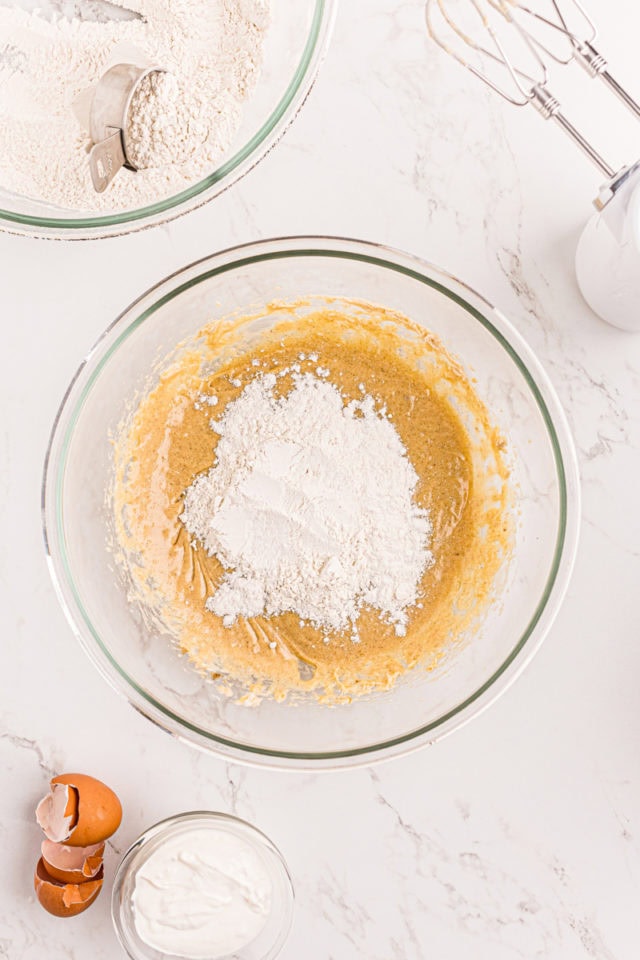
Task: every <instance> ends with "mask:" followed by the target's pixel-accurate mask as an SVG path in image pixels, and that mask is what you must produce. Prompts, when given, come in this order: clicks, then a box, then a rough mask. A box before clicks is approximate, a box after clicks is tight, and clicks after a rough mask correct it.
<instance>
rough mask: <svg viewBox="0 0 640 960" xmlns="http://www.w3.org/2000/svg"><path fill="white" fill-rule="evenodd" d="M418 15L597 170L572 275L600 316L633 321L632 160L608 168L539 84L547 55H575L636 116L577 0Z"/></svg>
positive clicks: (639, 297) (494, 3)
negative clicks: (598, 182) (599, 179)
mask: <svg viewBox="0 0 640 960" xmlns="http://www.w3.org/2000/svg"><path fill="white" fill-rule="evenodd" d="M533 2H536V0H533ZM543 7H544V9H541V8H543ZM425 16H426V23H427V30H428V33H429V35H430V36H431V37H432V39H433V40H435V42H436V43H437V44H438V45H439V46H440V47H441V48H442V49H443V50H444V51H445V52H446V53H448V54H449V55H450V56H452V57H453V58H454V59H455V60H457V61H458V63H460V64H462V66H464V67H465V68H466V69H467V70H469V71H470V72H471V73H472V74H473V75H474V76H475V77H477V78H478V79H479V80H482V81H483V82H484V83H486V84H487V85H488V86H489V87H490V88H491V89H492V90H493V91H494V92H495V93H498V94H499V95H500V96H501V97H503V98H504V99H505V100H507V101H508V102H509V103H511V104H513V105H514V106H520V107H522V106H526V105H528V104H532V105H533V106H534V107H536V108H537V110H538V112H539V113H540V114H541V115H542V117H544V118H545V119H547V120H548V119H553V120H554V121H555V122H556V123H557V124H558V125H559V126H560V127H561V128H562V129H563V130H564V131H565V133H566V134H567V135H568V136H569V137H570V138H571V139H572V140H573V141H574V143H576V144H577V146H579V147H580V149H581V150H582V151H583V152H584V153H585V154H586V155H587V156H588V157H589V159H590V160H591V161H592V162H593V163H594V164H595V165H596V167H597V168H598V169H599V170H600V172H601V173H603V174H604V175H605V177H606V178H607V180H606V182H605V183H604V185H603V186H602V187H601V189H600V192H599V194H598V196H597V197H596V199H595V201H594V204H595V207H596V210H597V211H598V212H597V213H596V214H594V215H593V217H592V218H591V219H590V220H589V222H588V223H587V225H586V227H585V228H584V231H583V233H582V235H581V237H580V240H579V243H578V249H577V253H576V275H577V279H578V284H579V286H580V289H581V291H582V294H583V296H584V298H585V300H586V301H587V302H588V303H589V304H590V306H591V307H592V308H593V309H594V310H595V312H596V313H597V314H598V315H599V316H600V317H602V319H604V320H606V321H607V322H608V323H611V324H613V325H614V326H617V327H620V328H622V329H625V330H640V161H639V162H637V163H635V164H633V165H632V166H625V167H623V168H622V169H620V170H618V171H616V170H614V168H613V167H612V166H610V165H609V164H608V163H607V161H606V160H604V159H603V157H602V156H601V155H600V154H599V153H598V152H597V150H596V149H595V148H594V147H593V146H592V144H591V143H589V142H588V141H587V140H586V139H585V138H584V137H583V136H582V134H581V133H580V132H579V131H578V130H577V129H576V128H575V127H574V126H573V124H571V123H570V122H569V120H568V119H567V118H566V117H565V115H564V114H563V112H562V110H561V107H560V103H559V101H558V100H557V99H556V97H555V96H554V95H553V94H552V93H551V91H550V90H549V87H548V86H547V82H548V68H547V62H548V61H549V60H551V61H553V62H555V63H557V64H561V65H567V64H569V63H571V62H573V61H575V62H577V63H579V64H580V65H581V66H582V67H583V68H584V69H585V70H586V72H587V73H588V75H589V76H590V77H592V78H596V77H597V78H599V79H600V80H601V81H602V82H603V83H604V84H606V86H607V87H608V88H609V89H610V90H611V91H612V92H613V93H614V94H615V95H616V96H617V97H618V98H619V99H620V100H621V101H622V103H624V105H625V106H626V107H627V108H628V109H629V110H630V111H631V113H633V114H634V115H635V116H636V117H637V118H639V119H640V106H639V105H638V103H637V102H636V101H635V100H634V99H633V98H632V97H631V96H630V95H629V93H627V91H626V90H625V89H624V88H623V87H622V86H620V84H619V83H618V82H617V81H616V80H615V79H614V78H613V77H612V76H611V74H610V72H609V69H608V64H607V61H606V60H605V58H604V57H603V56H602V55H601V54H600V53H599V52H598V51H597V50H596V48H595V47H594V46H593V42H594V40H595V38H596V27H595V24H594V22H593V20H592V19H591V18H590V17H589V15H588V14H587V13H586V11H585V9H584V7H583V6H582V4H581V3H580V2H579V0H548V2H547V3H546V6H545V4H544V3H543V2H542V0H538V2H537V9H535V8H533V7H532V6H528V5H527V4H526V3H525V2H524V0H427V2H426V6H425ZM570 17H572V21H571V26H570V25H569V19H570ZM574 21H576V24H577V25H574ZM472 59H473V60H474V61H475V62H472Z"/></svg>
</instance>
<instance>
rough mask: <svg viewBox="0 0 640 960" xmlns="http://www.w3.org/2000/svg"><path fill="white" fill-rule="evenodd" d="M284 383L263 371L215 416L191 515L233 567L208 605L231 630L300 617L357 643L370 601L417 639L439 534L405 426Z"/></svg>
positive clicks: (368, 403) (186, 515)
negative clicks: (413, 614)
mask: <svg viewBox="0 0 640 960" xmlns="http://www.w3.org/2000/svg"><path fill="white" fill-rule="evenodd" d="M276 383H277V378H276V375H275V374H273V373H263V374H260V375H258V376H256V377H255V378H254V379H253V380H251V381H250V382H249V383H248V384H247V386H246V387H245V388H244V390H243V391H242V393H241V394H240V396H239V397H238V398H237V399H235V400H233V401H231V402H230V403H229V404H228V405H227V407H226V408H225V410H224V413H223V415H222V416H221V417H220V418H219V419H218V420H212V421H211V426H212V429H213V430H214V431H215V432H216V433H217V434H219V440H218V443H217V447H216V459H215V462H214V465H213V467H212V468H211V469H210V470H209V471H208V472H207V473H203V474H200V475H199V476H198V477H196V479H195V480H194V482H193V483H192V484H191V486H190V487H189V488H188V489H187V491H186V493H185V498H184V511H183V513H182V515H181V520H182V522H183V523H184V525H185V527H186V528H187V530H188V531H189V533H190V534H191V535H192V536H193V537H194V538H195V539H196V540H198V541H200V542H201V543H202V544H203V545H204V547H205V549H206V550H207V552H208V553H209V555H216V556H217V557H218V559H219V560H220V562H221V563H222V565H223V567H224V568H225V571H226V572H225V574H224V576H223V579H222V581H221V583H220V585H219V587H218V589H217V590H216V592H215V593H214V594H213V596H211V597H209V599H208V601H207V607H208V608H209V609H210V610H212V611H213V612H214V613H215V614H217V615H218V616H220V617H222V618H223V623H224V624H225V626H231V625H232V624H233V623H234V621H235V620H236V618H237V617H239V616H243V617H252V616H258V615H260V614H262V615H266V616H274V615H276V614H280V613H284V612H287V611H292V612H294V613H296V614H297V615H298V616H299V617H300V618H301V619H302V620H303V621H308V622H310V623H312V624H313V625H314V626H316V627H318V628H321V629H322V630H324V631H325V639H328V638H327V634H330V633H331V632H333V631H339V630H344V629H349V630H351V632H352V636H353V639H354V640H357V639H358V634H357V627H356V621H357V618H358V614H359V610H360V608H361V607H362V606H363V605H365V604H366V605H369V606H371V607H372V608H374V609H376V610H377V611H379V612H380V615H381V617H382V618H383V619H384V620H386V621H387V622H390V623H392V624H394V625H395V629H396V633H397V634H399V635H402V634H404V633H405V631H406V626H407V621H408V612H407V611H408V608H409V607H410V606H411V605H412V604H414V603H416V601H417V599H418V595H417V591H418V586H419V583H420V580H421V577H422V574H423V573H424V571H425V569H426V568H427V567H428V566H430V565H431V564H432V563H433V556H432V554H431V552H430V551H429V549H428V548H429V543H430V538H431V532H432V528H431V523H430V520H429V517H428V515H427V512H426V511H425V510H423V509H421V508H420V507H418V506H417V505H416V503H415V501H414V494H415V490H416V485H417V483H418V476H417V474H416V472H415V470H414V468H413V466H412V464H411V462H410V461H409V458H408V457H407V454H406V450H405V448H404V446H403V444H402V441H401V439H400V437H399V435H398V433H397V431H396V429H395V427H394V425H393V424H392V423H391V421H390V420H389V418H388V417H387V416H385V414H384V411H379V410H377V409H376V404H375V401H374V399H373V398H372V397H371V396H370V395H368V394H366V393H363V395H362V396H361V398H360V399H359V400H353V401H351V402H349V403H345V401H344V399H343V397H342V395H341V394H340V392H339V390H338V389H337V387H335V386H334V385H333V384H332V383H331V382H330V381H327V380H326V379H321V378H320V377H318V376H316V375H314V374H312V373H294V374H293V387H292V389H291V391H290V392H289V393H288V394H287V395H286V396H276V395H275V393H274V387H275V386H276Z"/></svg>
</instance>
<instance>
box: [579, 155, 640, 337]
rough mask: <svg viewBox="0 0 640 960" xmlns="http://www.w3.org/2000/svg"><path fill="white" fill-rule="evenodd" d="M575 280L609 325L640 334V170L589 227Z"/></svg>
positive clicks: (581, 245)
mask: <svg viewBox="0 0 640 960" xmlns="http://www.w3.org/2000/svg"><path fill="white" fill-rule="evenodd" d="M576 275H577V278H578V285H579V287H580V290H581V291H582V295H583V297H584V298H585V300H586V301H587V303H588V304H589V306H590V307H591V308H592V309H593V310H594V311H595V312H596V313H597V314H598V316H599V317H601V318H602V319H603V320H606V322H607V323H610V324H612V325H613V326H615V327H620V329H622V330H632V331H637V332H640V168H636V169H634V170H633V172H632V173H631V174H630V176H629V177H628V178H627V180H625V182H624V183H623V184H622V185H621V186H620V188H619V189H618V190H617V191H616V192H615V193H614V195H613V196H612V198H611V200H609V202H608V203H607V205H606V206H605V207H604V209H603V210H602V212H601V213H597V214H595V215H594V216H593V217H592V218H591V219H590V220H589V222H588V223H587V225H586V227H585V228H584V231H583V232H582V236H581V237H580V240H579V242H578V249H577V251H576Z"/></svg>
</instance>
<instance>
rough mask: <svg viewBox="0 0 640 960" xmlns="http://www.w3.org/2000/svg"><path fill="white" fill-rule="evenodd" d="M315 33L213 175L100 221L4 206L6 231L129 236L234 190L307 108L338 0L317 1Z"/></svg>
mask: <svg viewBox="0 0 640 960" xmlns="http://www.w3.org/2000/svg"><path fill="white" fill-rule="evenodd" d="M314 3H315V6H314V10H313V16H312V18H311V24H310V26H309V33H308V36H307V39H306V42H305V46H304V49H303V51H302V54H301V57H300V61H299V63H298V65H297V66H296V68H295V70H294V72H293V75H292V77H291V79H290V80H289V83H288V84H287V87H286V89H285V91H284V93H283V94H282V96H281V97H280V100H279V101H278V103H277V104H276V106H275V107H274V109H273V110H272V111H271V113H270V114H269V116H268V117H267V118H266V120H265V121H264V122H263V123H262V125H261V126H260V128H259V129H258V130H257V131H256V132H255V133H254V135H253V136H252V137H251V138H250V139H249V140H248V141H247V142H246V143H244V144H242V145H241V146H240V147H239V148H238V149H237V150H236V152H235V153H234V154H233V155H232V156H231V157H229V158H228V159H227V160H225V161H224V163H222V164H221V165H220V166H219V167H217V168H216V169H215V170H213V171H212V172H211V173H210V174H208V175H207V176H206V177H204V178H203V179H202V180H199V181H198V182H197V183H194V184H191V186H189V187H187V188H186V189H185V190H181V191H180V193H177V194H174V195H172V196H171V197H167V198H165V199H164V200H160V201H158V202H156V203H152V204H148V205H147V206H144V207H139V208H136V209H135V210H123V211H120V212H116V213H111V214H103V215H100V216H81V215H79V216H77V217H75V216H71V217H64V218H62V217H48V216H32V215H28V214H21V213H17V212H16V211H14V210H6V209H4V208H3V207H2V206H1V203H2V202H3V201H0V231H5V232H7V233H16V234H20V235H26V236H30V237H35V238H39V239H44V240H47V239H49V240H59V239H64V240H97V239H106V238H109V237H118V236H123V235H126V234H129V233H135V232H137V231H140V230H145V229H149V228H150V227H154V226H158V225H160V224H164V223H168V222H169V221H170V220H174V219H176V218H177V217H179V216H183V215H184V214H186V213H190V212H191V211H192V210H196V209H197V208H198V207H201V206H203V205H204V204H205V203H208V202H209V201H210V200H213V199H214V197H216V196H219V195H220V194H221V193H223V192H224V191H225V190H228V189H229V188H230V187H232V186H233V185H234V184H235V183H237V182H238V180H240V179H241V178H242V177H244V176H245V175H246V174H247V173H249V171H250V170H252V169H253V168H254V167H255V166H256V165H257V164H258V163H259V162H260V161H261V160H263V159H264V157H265V156H266V155H267V154H268V153H269V152H270V151H271V150H272V149H273V147H274V146H275V145H276V143H278V141H279V140H280V139H281V137H282V136H283V135H284V133H285V132H286V130H287V129H288V127H289V126H290V124H291V123H293V121H294V119H295V118H296V116H297V115H298V113H299V112H300V110H301V109H302V107H303V105H304V103H305V101H306V99H307V97H308V96H309V94H310V92H311V90H312V88H313V85H314V83H315V81H316V79H317V76H318V71H319V69H320V66H321V64H322V61H323V60H324V57H325V55H326V52H327V49H328V47H329V41H330V39H331V34H332V31H333V26H334V23H335V18H336V12H337V7H338V0H314Z"/></svg>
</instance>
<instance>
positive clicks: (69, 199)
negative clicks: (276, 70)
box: [0, 0, 270, 212]
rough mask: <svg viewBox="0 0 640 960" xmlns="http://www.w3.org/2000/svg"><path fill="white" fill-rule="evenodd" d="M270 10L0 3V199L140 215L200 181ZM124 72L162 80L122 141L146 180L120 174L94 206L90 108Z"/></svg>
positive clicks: (254, 6)
mask: <svg viewBox="0 0 640 960" xmlns="http://www.w3.org/2000/svg"><path fill="white" fill-rule="evenodd" d="M269 4H270V0H111V3H110V4H109V5H107V4H105V3H101V2H100V0H81V2H78V0H76V2H74V0H43V2H42V3H41V4H40V5H38V6H37V9H34V8H35V6H36V5H35V4H34V3H33V2H32V0H13V3H9V5H8V6H7V5H6V4H3V3H1V2H0V189H2V190H4V191H7V192H10V193H17V194H21V195H23V196H26V197H29V198H31V199H33V200H39V201H44V202H46V203H49V204H53V205H56V206H60V207H65V208H68V209H73V210H79V211H86V212H94V211H97V212H99V211H100V210H109V211H114V210H124V209H131V208H136V207H141V206H144V205H146V204H149V203H153V202H156V201H158V200H161V199H164V198H166V197H169V196H172V195H174V194H176V193H179V192H180V191H181V190H184V189H186V188H187V187H188V186H190V185H191V184H193V183H195V182H197V181H198V180H201V179H203V177H205V176H207V175H208V174H210V173H211V172H212V171H213V170H214V169H215V168H216V166H218V164H219V163H220V161H221V159H222V158H223V156H224V155H225V153H226V151H227V150H228V149H229V147H230V145H231V143H232V141H233V138H234V136H235V134H236V132H237V130H238V127H239V125H240V120H241V112H242V104H243V101H244V100H246V98H247V96H248V95H249V94H250V92H251V90H252V89H253V88H254V86H255V84H256V82H257V78H258V74H259V70H260V65H261V60H262V46H263V41H264V37H265V34H266V31H267V29H268V25H269ZM122 62H132V63H137V64H140V65H145V64H157V65H158V66H162V67H164V68H166V69H167V70H168V71H169V74H165V75H163V74H157V73H156V74H153V75H152V77H153V80H152V81H150V82H148V83H147V84H145V85H144V87H143V89H142V91H141V93H140V96H139V97H138V100H137V104H135V105H134V111H133V114H132V119H131V127H132V129H131V130H130V133H131V134H132V135H133V137H134V139H135V140H136V146H135V147H134V150H135V152H136V159H138V160H140V161H141V166H142V167H144V168H145V169H143V170H140V171H139V172H138V173H132V172H130V171H128V170H123V171H121V172H120V173H119V174H118V175H117V176H116V177H115V179H114V181H113V183H112V184H111V186H110V187H109V188H108V189H107V190H106V191H105V193H104V194H97V193H95V191H94V190H93V187H92V185H91V178H90V175H89V164H88V158H87V153H88V151H89V149H90V147H91V140H90V135H89V114H90V107H91V100H92V97H93V90H94V89H95V85H96V83H97V81H98V80H99V78H100V77H101V75H102V74H103V73H104V72H105V70H107V69H108V68H109V67H110V66H112V65H113V64H115V63H122ZM169 76H170V77H171V78H170V79H167V78H168V77H169ZM159 77H163V78H164V79H162V80H158V78H159ZM172 153H173V155H172ZM1 205H2V204H1V203H0V206H1Z"/></svg>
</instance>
